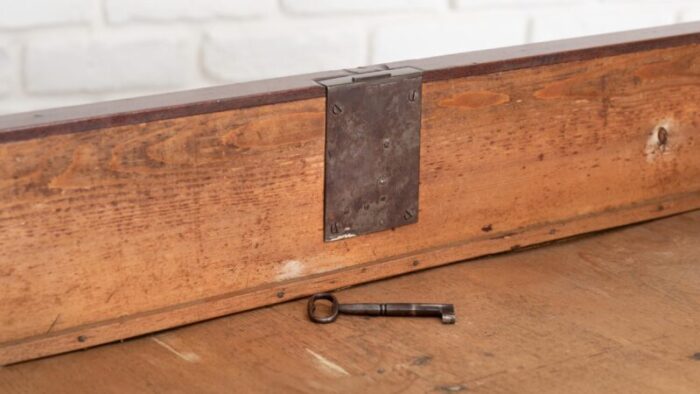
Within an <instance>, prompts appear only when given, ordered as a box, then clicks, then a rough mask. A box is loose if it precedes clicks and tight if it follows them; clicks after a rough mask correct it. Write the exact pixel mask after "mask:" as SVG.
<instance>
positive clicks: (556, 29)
mask: <svg viewBox="0 0 700 394" xmlns="http://www.w3.org/2000/svg"><path fill="white" fill-rule="evenodd" d="M674 22H675V10H674V9H673V7H670V6H664V5H661V4H639V3H630V4H611V5H591V6H581V7H570V8H568V9H567V12H561V10H554V9H552V10H544V11H542V12H537V13H534V14H533V28H532V39H533V41H549V40H556V39H561V38H570V37H579V36H587V35H592V34H602V33H610V32H614V31H624V30H633V29H641V28H644V27H652V26H660V25H669V24H672V23H674Z"/></svg>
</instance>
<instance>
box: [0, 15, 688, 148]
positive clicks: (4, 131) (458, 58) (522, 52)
mask: <svg viewBox="0 0 700 394" xmlns="http://www.w3.org/2000/svg"><path fill="white" fill-rule="evenodd" d="M698 43H700V22H691V23H684V24H678V25H671V26H661V27H655V28H649V29H641V30H633V31H627V32H621V33H612V34H603V35H596V36H590V37H582V38H574V39H567V40H558V41H551V42H543V43H535V44H527V45H520V46H513V47H506V48H498V49H489V50H483V51H476V52H466V53H460V54H455V55H447V56H439V57H433V58H426V59H420V60H408V61H402V62H396V63H390V64H389V66H391V67H399V66H410V67H416V68H419V69H422V70H424V72H425V73H424V77H423V80H424V81H425V82H430V81H437V80H443V79H450V78H460V77H465V76H469V75H483V74H490V73H495V72H502V71H508V70H516V69H521V68H527V67H538V66H543V65H551V64H557V63H566V62H572V61H579V60H587V59H592V58H596V57H606V56H613V55H619V54H624V53H630V52H639V51H646V50H652V49H660V48H668V47H674V46H682V45H692V44H698ZM345 74H346V72H345V71H342V70H338V71H328V72H322V73H314V74H305V75H297V76H291V77H284V78H277V79H269V80H262V81H255V82H248V83H239V84H232V85H224V86H218V87H211V88H203V89H196V90H189V91H182V92H176V93H168V94H161V95H154V96H146V97H138V98H133V99H126V100H116V101H107V102H100V103H95V104H86V105H79V106H72V107H65V108H57V109H48V110H40V111H33V112H25V113H19V114H12V115H5V116H0V143H7V142H14V141H22V140H28V139H33V138H38V137H44V136H48V135H54V134H65V133H74V132H80V131H88V130H94V129H99V128H105V127H115V126H124V125H129V124H136V123H143V122H150V121H156V120H163V119H172V118H177V117H183V116H192V115H199V114H205V113H211V112H219V111H227V110H231V109H236V108H245V107H251V106H258V105H266V104H276V103H281V102H287V101H295V100H303V99H309V98H316V97H322V96H323V95H324V92H325V90H324V88H323V87H322V86H321V85H319V84H318V83H316V82H315V80H318V79H323V78H331V77H336V76H340V75H345Z"/></svg>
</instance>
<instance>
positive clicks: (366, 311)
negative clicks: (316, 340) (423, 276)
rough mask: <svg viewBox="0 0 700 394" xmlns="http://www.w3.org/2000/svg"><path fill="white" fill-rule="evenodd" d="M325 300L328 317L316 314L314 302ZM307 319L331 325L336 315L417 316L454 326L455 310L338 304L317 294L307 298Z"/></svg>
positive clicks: (330, 296)
mask: <svg viewBox="0 0 700 394" xmlns="http://www.w3.org/2000/svg"><path fill="white" fill-rule="evenodd" d="M318 300H326V301H330V303H331V313H330V315H328V316H319V315H317V314H316V301H318ZM308 312H309V319H311V321H312V322H314V323H322V324H325V323H332V322H334V321H335V320H336V319H337V318H338V315H339V314H341V313H343V314H346V315H365V316H417V317H439V318H440V319H441V320H442V323H443V324H454V322H455V321H456V317H455V308H454V305H452V304H407V303H390V304H340V303H338V299H337V298H335V296H334V295H333V294H330V293H319V294H315V295H313V296H311V298H309V304H308Z"/></svg>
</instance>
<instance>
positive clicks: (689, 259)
mask: <svg viewBox="0 0 700 394" xmlns="http://www.w3.org/2000/svg"><path fill="white" fill-rule="evenodd" d="M337 296H338V298H339V300H340V301H341V302H363V301H398V302H411V301H415V302H421V301H423V302H451V303H454V304H455V307H456V310H457V324H455V325H442V324H440V322H439V320H438V319H430V318H424V319H421V318H363V317H352V316H341V317H340V318H339V319H338V320H337V322H335V323H334V324H328V325H316V324H313V323H310V322H309V321H308V319H307V318H306V301H305V300H297V301H292V302H287V303H284V304H280V305H277V306H273V307H268V308H263V309H258V310H254V311H250V312H246V313H241V314H237V315H232V316H228V317H225V318H220V319H216V320H212V321H208V322H204V323H200V324H195V325H191V326H187V327H183V328H179V329H176V330H171V331H167V332H162V333H159V334H156V335H148V336H144V337H141V338H138V339H134V340H130V341H127V342H124V343H117V344H111V345H106V346H101V347H98V348H94V349H90V350H85V351H77V352H73V353H70V354H65V355H61V356H56V357H51V358H46V359H42V360H36V361H31V362H26V363H21V364H16V365H11V366H7V367H4V368H0V392H2V393H14V392H51V393H77V392H101V393H139V392H168V393H173V392H198V393H209V392H211V393H219V392H238V393H244V392H246V393H247V392H273V393H283V392H284V393H286V392H363V393H367V392H443V393H451V392H504V393H511V392H520V393H522V392H532V393H540V392H559V393H590V392H630V393H646V392H652V393H653V392H670V393H684V392H686V393H697V392H700V211H696V212H691V213H687V214H684V215H679V216H675V217H671V218H667V219H663V220H658V221H654V222H649V223H645V224H642V225H637V226H631V227H626V228H622V229H617V230H612V231H608V232H605V233H602V234H598V235H595V236H587V237H583V238H579V239H576V240H570V241H567V242H562V243H557V244H552V245H548V246H545V247H540V248H536V249H530V250H524V251H520V252H515V253H508V254H503V255H498V256H493V257H488V258H482V259H478V260H474V261H468V262H462V263H458V264H453V265H449V266H446V267H442V268H437V269H432V270H427V271H423V272H419V273H414V274H410V275H405V276H401V277H397V278H394V279H390V280H385V281H380V282H375V283H371V284H368V285H364V286H358V287H355V288H351V289H345V290H343V291H339V292H337Z"/></svg>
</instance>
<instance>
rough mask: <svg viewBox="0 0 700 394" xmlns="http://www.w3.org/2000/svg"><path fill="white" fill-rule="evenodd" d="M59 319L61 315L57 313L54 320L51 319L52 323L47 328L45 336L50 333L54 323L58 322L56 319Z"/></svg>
mask: <svg viewBox="0 0 700 394" xmlns="http://www.w3.org/2000/svg"><path fill="white" fill-rule="evenodd" d="M59 317H61V314H60V313H59V314H58V315H56V318H55V319H53V323H51V325H50V326H49V329H48V330H46V334H48V333H50V332H51V330H53V328H54V326H56V323H57V322H58V318H59Z"/></svg>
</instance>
